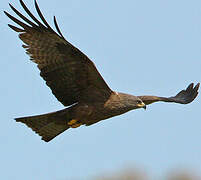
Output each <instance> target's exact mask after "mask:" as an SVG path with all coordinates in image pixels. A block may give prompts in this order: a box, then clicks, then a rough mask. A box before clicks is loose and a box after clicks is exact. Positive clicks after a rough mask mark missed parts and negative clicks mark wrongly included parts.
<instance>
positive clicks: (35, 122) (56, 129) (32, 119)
mask: <svg viewBox="0 0 201 180" xmlns="http://www.w3.org/2000/svg"><path fill="white" fill-rule="evenodd" d="M70 119H71V117H70V114H69V110H68V109H64V110H61V111H56V112H52V113H48V114H43V115H38V116H29V117H22V118H16V119H15V120H16V121H17V122H21V123H24V124H26V125H27V126H28V127H30V128H31V129H32V130H33V131H34V132H35V133H37V134H38V135H39V136H42V140H44V141H46V142H48V141H50V140H52V139H53V138H55V137H56V136H58V135H59V134H61V133H62V132H64V131H65V130H67V129H68V128H69V126H68V124H67V123H68V121H70Z"/></svg>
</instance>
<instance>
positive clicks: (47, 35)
mask: <svg viewBox="0 0 201 180" xmlns="http://www.w3.org/2000/svg"><path fill="white" fill-rule="evenodd" d="M19 1H20V4H21V5H22V7H23V8H24V10H25V11H26V13H27V14H28V15H29V17H30V18H31V19H32V21H30V20H29V19H28V18H26V17H25V16H24V15H22V14H21V13H20V12H19V11H18V10H17V9H15V8H14V7H13V6H12V5H11V4H10V7H11V9H12V10H13V11H14V12H15V13H16V14H17V15H18V16H19V17H20V18H21V19H22V20H24V21H25V22H26V23H23V22H22V21H20V20H18V19H16V18H15V17H13V16H11V15H10V14H9V13H7V12H5V14H6V15H7V16H8V17H9V18H10V19H11V20H13V21H14V22H15V23H16V24H18V25H19V26H20V27H19V28H18V27H15V26H13V25H10V24H9V27H10V28H11V29H13V30H14V31H16V32H18V33H19V38H20V39H21V40H22V41H23V42H24V45H23V47H24V48H25V49H26V52H27V54H28V55H29V56H30V58H31V60H32V61H33V62H35V63H36V64H37V66H38V68H39V69H40V71H41V73H40V75H41V77H42V78H43V79H44V80H45V81H46V84H47V86H49V87H50V89H51V90H52V93H53V94H54V95H55V96H56V98H57V99H58V100H59V101H60V102H61V103H62V104H63V105H64V106H70V107H67V108H66V109H64V110H61V111H57V112H53V113H48V114H44V115H39V116H31V117H23V118H16V121H17V122H22V123H24V124H26V125H27V126H28V127H30V128H31V129H32V130H33V131H35V132H36V133H37V134H39V135H40V136H42V139H43V140H44V141H46V142H48V141H50V140H51V139H53V138H54V137H56V136H57V135H59V134H60V133H62V132H63V131H65V130H67V129H68V128H76V127H79V126H80V125H86V126H89V125H91V124H94V123H96V122H99V121H101V120H104V119H107V118H110V117H113V116H116V115H120V114H122V113H125V112H127V111H130V110H133V109H137V108H146V105H148V104H151V103H154V102H157V101H164V102H175V103H181V104H187V103H190V102H192V101H193V100H194V99H195V98H196V96H197V94H198V89H199V83H198V84H197V85H196V86H195V87H194V85H193V83H192V84H190V85H189V86H188V88H187V89H186V90H182V91H181V92H179V93H178V94H177V95H176V96H174V97H169V98H165V97H157V96H132V95H129V94H124V93H117V92H115V91H112V90H111V89H110V88H109V86H108V85H107V84H106V82H105V81H104V79H103V78H102V76H101V75H100V73H99V72H98V71H97V69H96V67H95V65H94V64H93V62H92V61H91V60H90V59H89V58H88V57H87V56H86V55H84V54H83V53H82V52H81V51H80V50H79V49H77V48H76V47H74V46H73V45H72V44H70V43H69V42H68V41H66V40H65V38H64V36H63V35H62V33H61V31H60V30H59V27H58V24H57V22H56V18H55V17H54V24H55V27H56V30H57V32H55V31H54V30H53V29H52V28H51V27H50V26H49V24H48V23H47V22H46V20H45V18H44V17H43V15H42V13H41V11H40V9H39V7H38V4H37V2H36V1H35V7H36V10H37V12H38V15H39V17H40V18H41V20H42V22H40V21H39V20H38V19H36V18H35V16H34V15H33V14H32V13H31V12H30V11H29V9H28V8H27V7H26V6H25V4H24V2H23V1H22V0H19Z"/></svg>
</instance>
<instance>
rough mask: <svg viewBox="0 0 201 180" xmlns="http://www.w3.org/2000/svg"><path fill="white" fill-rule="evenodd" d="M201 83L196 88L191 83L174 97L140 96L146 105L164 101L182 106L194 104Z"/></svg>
mask: <svg viewBox="0 0 201 180" xmlns="http://www.w3.org/2000/svg"><path fill="white" fill-rule="evenodd" d="M199 86H200V83H198V84H197V85H196V86H195V87H194V84H193V83H191V84H190V85H189V86H188V87H187V88H186V89H185V90H182V91H180V92H179V93H178V94H177V95H176V96H172V97H168V98H166V97H157V96H138V97H139V98H140V99H141V100H142V101H143V102H144V103H145V104H146V105H148V104H151V103H154V102H158V101H164V102H174V103H180V104H188V103H190V102H192V101H193V100H194V99H195V98H196V97H197V95H198V89H199Z"/></svg>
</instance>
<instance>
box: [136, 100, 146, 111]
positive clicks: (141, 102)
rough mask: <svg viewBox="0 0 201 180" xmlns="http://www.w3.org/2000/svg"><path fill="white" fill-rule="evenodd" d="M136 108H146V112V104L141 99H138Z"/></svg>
mask: <svg viewBox="0 0 201 180" xmlns="http://www.w3.org/2000/svg"><path fill="white" fill-rule="evenodd" d="M136 107H137V108H144V109H145V110H146V108H147V107H146V104H145V103H144V102H143V101H142V100H141V99H140V98H137V99H136Z"/></svg>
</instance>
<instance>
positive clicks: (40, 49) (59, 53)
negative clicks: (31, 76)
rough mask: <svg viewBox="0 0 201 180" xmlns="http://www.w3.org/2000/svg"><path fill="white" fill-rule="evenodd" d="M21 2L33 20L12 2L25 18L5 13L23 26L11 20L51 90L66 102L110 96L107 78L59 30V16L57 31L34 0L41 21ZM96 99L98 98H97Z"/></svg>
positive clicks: (62, 101) (61, 100) (20, 15)
mask: <svg viewBox="0 0 201 180" xmlns="http://www.w3.org/2000/svg"><path fill="white" fill-rule="evenodd" d="M20 4H21V5H22V7H23V8H24V10H25V11H26V13H27V14H28V15H29V17H30V18H31V19H32V20H33V22H32V21H30V20H29V19H28V18H26V17H25V16H24V15H22V14H21V13H20V12H19V11H18V10H17V9H15V8H14V7H13V6H12V5H11V4H9V5H10V7H11V9H12V10H13V11H14V12H15V13H16V14H17V15H18V16H19V17H20V18H21V19H22V20H24V21H25V23H23V22H22V21H20V20H18V19H16V18H15V17H13V16H11V15H10V14H9V13H7V12H5V14H6V15H7V16H8V17H9V18H10V19H11V20H13V21H14V22H15V23H17V24H18V25H19V26H21V27H20V28H18V27H15V26H13V25H10V24H9V27H10V28H12V29H13V30H14V31H16V32H18V33H20V34H19V37H20V39H21V40H22V41H23V42H24V43H25V45H23V47H24V48H25V49H26V52H27V54H29V56H30V58H31V60H32V61H33V62H35V63H36V64H38V68H39V69H40V71H41V73H40V75H41V76H42V77H43V79H44V80H45V81H46V84H47V85H48V86H49V87H50V88H51V90H52V93H53V94H54V95H55V96H56V98H57V99H58V100H59V101H60V102H61V103H62V104H63V105H65V106H68V105H71V104H73V103H76V102H80V101H83V99H84V98H85V100H86V99H87V96H93V97H96V94H99V95H100V94H101V95H102V98H104V97H105V98H106V99H107V98H108V97H109V96H110V93H111V92H112V91H111V89H110V88H109V87H108V85H107V84H106V83H105V81H104V79H103V78H102V77H101V75H100V74H99V72H98V71H97V69H96V67H95V65H94V64H93V62H92V61H91V60H90V59H89V58H88V57H87V56H86V55H84V54H83V53H82V52H81V51H80V50H79V49H77V48H75V47H74V46H73V45H72V44H70V43H69V42H68V41H66V40H65V39H64V37H63V35H62V33H61V31H60V30H59V27H58V24H57V22H56V18H55V17H54V24H55V27H56V30H57V33H56V32H55V31H54V30H53V29H52V28H51V27H50V25H49V24H48V23H47V22H46V20H45V18H44V17H43V15H42V13H41V11H40V9H39V7H38V4H37V2H36V0H35V7H36V10H37V13H38V15H39V17H40V18H41V20H42V22H43V23H41V22H40V21H39V20H37V19H36V17H35V16H34V15H33V14H32V13H31V12H30V11H29V9H28V8H27V7H26V6H25V4H24V2H23V1H22V0H20ZM94 100H95V99H94Z"/></svg>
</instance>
